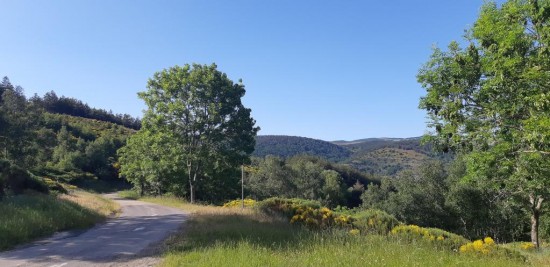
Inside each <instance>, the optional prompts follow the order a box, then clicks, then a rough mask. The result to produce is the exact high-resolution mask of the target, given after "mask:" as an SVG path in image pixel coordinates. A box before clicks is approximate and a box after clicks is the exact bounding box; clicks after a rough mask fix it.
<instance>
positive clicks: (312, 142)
mask: <svg viewBox="0 0 550 267" xmlns="http://www.w3.org/2000/svg"><path fill="white" fill-rule="evenodd" d="M268 155H271V156H278V157H281V158H290V157H294V156H298V155H310V156H315V157H320V158H323V159H326V160H329V161H333V162H338V161H342V160H345V159H347V158H349V157H350V155H351V152H350V151H349V150H348V149H346V148H345V147H342V146H338V145H335V144H333V143H330V142H326V141H322V140H316V139H311V138H306V137H298V136H283V135H261V136H257V137H256V147H255V149H254V153H253V156H255V157H261V158H263V157H266V156H268Z"/></svg>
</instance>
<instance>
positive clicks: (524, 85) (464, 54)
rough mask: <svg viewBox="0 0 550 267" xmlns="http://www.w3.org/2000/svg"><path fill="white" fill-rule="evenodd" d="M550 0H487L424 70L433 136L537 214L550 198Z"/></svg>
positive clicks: (475, 174) (474, 175)
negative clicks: (461, 41) (460, 40)
mask: <svg viewBox="0 0 550 267" xmlns="http://www.w3.org/2000/svg"><path fill="white" fill-rule="evenodd" d="M549 22H550V1H536V0H529V1H527V0H510V1H507V2H506V3H504V4H503V5H502V6H501V7H498V6H497V5H496V4H495V3H492V2H489V3H486V4H485V5H484V6H483V8H482V9H481V14H480V16H479V18H478V20H477V21H476V23H475V24H474V26H473V27H472V29H471V30H470V31H469V32H468V33H467V35H466V38H467V41H468V42H469V45H468V46H467V48H465V49H462V48H460V46H459V45H458V44H457V43H456V42H453V43H451V44H450V45H449V49H448V51H447V52H443V51H441V50H440V49H435V50H434V52H433V54H432V56H431V59H430V61H429V62H428V63H426V65H425V66H424V67H423V68H422V69H421V70H420V72H419V74H418V81H419V82H420V83H421V84H422V86H423V87H424V88H425V89H426V90H427V94H426V96H424V97H422V99H421V101H420V107H421V108H423V109H425V110H426V111H427V112H428V115H429V118H430V124H429V125H430V126H431V127H432V128H433V129H434V130H435V132H434V134H433V135H432V136H431V137H430V138H429V140H431V141H433V142H434V143H435V144H437V145H439V146H440V147H442V148H450V149H454V150H456V151H460V152H462V153H464V154H466V156H465V158H466V162H467V174H466V177H465V178H466V179H467V180H469V181H472V182H476V183H484V184H488V185H491V186H492V187H494V188H496V189H499V190H504V191H506V192H507V193H509V194H512V195H513V196H515V198H514V200H516V201H518V202H521V203H525V205H524V207H525V208H526V209H527V210H529V211H530V213H531V240H532V242H533V243H534V244H535V245H536V246H537V247H538V246H539V238H538V225H539V216H540V213H541V212H542V207H543V203H544V202H545V200H546V199H548V197H550V168H549V167H548V166H550V95H549V93H550V84H549V83H548V81H549V80H550V46H549V45H550V23H549Z"/></svg>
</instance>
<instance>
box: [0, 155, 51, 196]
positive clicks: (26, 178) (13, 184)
mask: <svg viewBox="0 0 550 267" xmlns="http://www.w3.org/2000/svg"><path fill="white" fill-rule="evenodd" d="M26 190H34V191H36V192H40V193H48V192H49V189H48V186H47V185H46V183H45V182H44V181H43V179H42V178H40V177H37V176H35V175H33V174H31V173H30V172H28V171H27V170H24V169H23V168H21V167H19V166H17V165H14V164H12V163H10V162H9V161H6V160H1V161H0V198H1V197H2V196H3V195H4V194H5V193H6V192H7V193H9V194H13V195H19V194H22V193H24V192H25V191H26Z"/></svg>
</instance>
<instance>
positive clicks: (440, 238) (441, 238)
mask: <svg viewBox="0 0 550 267" xmlns="http://www.w3.org/2000/svg"><path fill="white" fill-rule="evenodd" d="M443 240H445V237H443V236H442V235H440V236H438V237H437V241H443Z"/></svg>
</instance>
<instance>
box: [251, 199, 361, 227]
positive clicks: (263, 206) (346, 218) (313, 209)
mask: <svg viewBox="0 0 550 267" xmlns="http://www.w3.org/2000/svg"><path fill="white" fill-rule="evenodd" d="M258 207H259V209H260V210H261V211H263V212H265V213H267V214H275V215H279V216H284V217H286V218H288V219H290V223H293V224H303V225H305V226H307V227H308V228H312V229H319V228H322V229H326V228H330V227H341V228H352V227H353V218H352V216H351V215H347V214H339V213H335V212H333V211H331V210H330V209H328V208H326V207H321V204H320V203H319V202H317V201H312V200H303V199H284V198H269V199H266V200H264V201H262V202H260V204H259V205H258Z"/></svg>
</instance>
